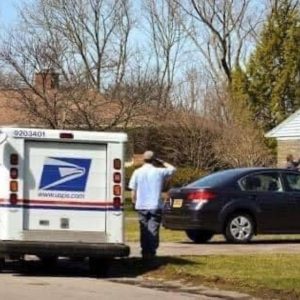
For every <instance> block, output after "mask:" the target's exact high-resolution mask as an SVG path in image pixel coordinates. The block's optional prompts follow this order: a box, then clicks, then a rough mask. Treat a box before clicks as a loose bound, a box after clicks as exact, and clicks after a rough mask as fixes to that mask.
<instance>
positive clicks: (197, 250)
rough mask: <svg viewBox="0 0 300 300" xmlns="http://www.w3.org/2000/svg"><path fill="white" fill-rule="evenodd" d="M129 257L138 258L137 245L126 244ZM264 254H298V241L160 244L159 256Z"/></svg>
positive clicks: (299, 240) (299, 245)
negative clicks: (239, 243) (128, 248)
mask: <svg viewBox="0 0 300 300" xmlns="http://www.w3.org/2000/svg"><path fill="white" fill-rule="evenodd" d="M128 245H129V246H130V248H131V254H130V255H131V256H132V257H139V256H140V248H139V243H128ZM259 253H262V254H266V253H300V239H291V240H267V239H266V240H261V239H260V240H257V241H255V240H254V241H253V242H251V243H249V244H243V245H238V244H228V243H226V242H224V241H212V242H209V243H206V244H194V243H192V242H175V243H165V242H164V243H160V247H159V249H158V255H159V256H177V255H179V256H180V255H233V254H234V255H243V254H259Z"/></svg>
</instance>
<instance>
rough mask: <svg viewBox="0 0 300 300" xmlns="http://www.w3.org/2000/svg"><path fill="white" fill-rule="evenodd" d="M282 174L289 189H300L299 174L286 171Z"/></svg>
mask: <svg viewBox="0 0 300 300" xmlns="http://www.w3.org/2000/svg"><path fill="white" fill-rule="evenodd" d="M284 176H285V178H286V184H287V188H288V189H289V190H291V191H300V174H295V173H287V174H285V175H284Z"/></svg>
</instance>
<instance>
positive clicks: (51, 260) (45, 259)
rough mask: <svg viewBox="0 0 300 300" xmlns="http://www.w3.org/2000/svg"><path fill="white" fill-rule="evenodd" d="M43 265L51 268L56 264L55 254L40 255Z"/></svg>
mask: <svg viewBox="0 0 300 300" xmlns="http://www.w3.org/2000/svg"><path fill="white" fill-rule="evenodd" d="M39 258H40V260H41V262H42V264H43V266H44V267H45V268H47V269H52V268H54V267H55V266H56V264H57V256H40V257H39Z"/></svg>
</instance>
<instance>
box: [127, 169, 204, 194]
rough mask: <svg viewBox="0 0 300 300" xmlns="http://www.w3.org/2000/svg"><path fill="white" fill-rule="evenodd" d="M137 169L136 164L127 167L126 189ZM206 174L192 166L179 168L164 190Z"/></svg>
mask: <svg viewBox="0 0 300 300" xmlns="http://www.w3.org/2000/svg"><path fill="white" fill-rule="evenodd" d="M135 169H136V167H134V166H132V167H127V168H125V184H126V189H127V188H128V184H129V180H130V177H131V175H132V173H133V171H134V170H135ZM205 174H206V173H205V172H204V171H202V170H198V169H195V168H192V167H183V168H177V171H176V173H175V174H174V175H173V176H172V177H171V178H170V179H169V180H167V182H166V184H165V186H164V191H166V190H168V189H169V188H171V187H180V186H183V185H186V184H188V183H190V182H192V181H194V180H196V179H198V178H200V177H202V176H204V175H205Z"/></svg>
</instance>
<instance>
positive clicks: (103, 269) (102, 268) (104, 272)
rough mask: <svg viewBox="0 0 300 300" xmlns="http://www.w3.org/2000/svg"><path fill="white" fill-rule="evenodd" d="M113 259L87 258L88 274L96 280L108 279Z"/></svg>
mask: <svg viewBox="0 0 300 300" xmlns="http://www.w3.org/2000/svg"><path fill="white" fill-rule="evenodd" d="M112 260H113V259H109V258H98V257H89V266H90V273H91V275H92V276H95V277H97V278H106V277H108V273H109V269H110V266H111V263H112Z"/></svg>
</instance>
